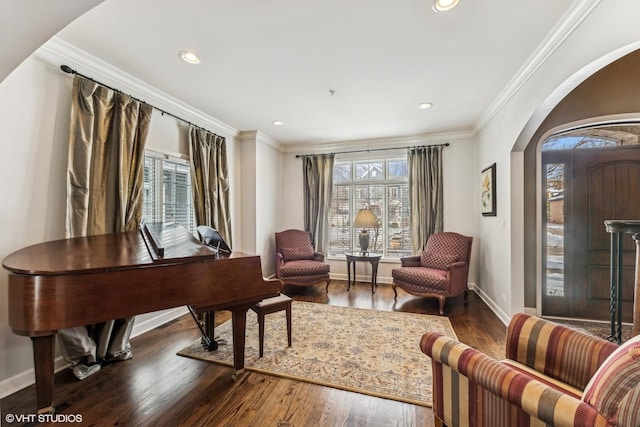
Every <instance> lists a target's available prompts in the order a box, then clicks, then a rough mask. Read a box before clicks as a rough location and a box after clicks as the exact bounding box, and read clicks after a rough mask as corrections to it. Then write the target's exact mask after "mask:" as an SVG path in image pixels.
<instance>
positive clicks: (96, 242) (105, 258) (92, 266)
mask: <svg viewBox="0 0 640 427" xmlns="http://www.w3.org/2000/svg"><path fill="white" fill-rule="evenodd" d="M146 226H147V227H148V229H149V230H150V234H152V235H153V236H155V238H156V240H157V241H158V244H159V246H161V247H162V248H163V249H164V250H163V253H162V254H158V253H157V251H156V250H154V249H153V246H152V245H151V244H150V242H149V238H148V237H146V236H145V233H144V232H143V231H142V230H134V231H125V232H121V233H112V234H101V235H97V236H86V237H76V238H72V239H62V240H54V241H50V242H44V243H39V244H36V245H32V246H28V247H26V248H23V249H20V250H18V251H16V252H14V253H12V254H10V255H8V256H7V257H6V258H5V259H4V260H3V262H2V266H3V267H4V268H5V269H7V270H9V271H12V272H13V273H20V274H31V275H57V274H70V273H92V272H96V271H108V270H122V269H128V268H141V267H145V266H149V267H151V266H153V265H156V264H172V263H185V262H195V261H199V260H202V259H207V258H211V259H215V258H216V254H215V252H214V251H213V250H212V249H211V248H209V247H207V246H205V245H202V244H201V243H200V242H199V241H198V240H197V239H196V238H195V237H194V236H193V235H192V234H191V233H189V231H188V230H187V229H186V228H184V227H183V226H181V225H179V224H175V223H171V224H165V223H147V224H146Z"/></svg>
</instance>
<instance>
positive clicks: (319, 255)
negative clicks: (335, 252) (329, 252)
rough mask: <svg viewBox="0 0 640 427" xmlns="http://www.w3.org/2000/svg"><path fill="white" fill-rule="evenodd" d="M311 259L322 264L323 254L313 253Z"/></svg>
mask: <svg viewBox="0 0 640 427" xmlns="http://www.w3.org/2000/svg"><path fill="white" fill-rule="evenodd" d="M313 259H314V260H315V261H322V262H324V255H323V254H321V253H320V252H314V253H313Z"/></svg>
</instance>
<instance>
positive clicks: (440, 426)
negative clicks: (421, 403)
mask: <svg viewBox="0 0 640 427" xmlns="http://www.w3.org/2000/svg"><path fill="white" fill-rule="evenodd" d="M433 426H434V427H447V425H446V424H445V423H444V422H443V421H442V420H441V419H440V418H438V416H437V415H435V414H434V415H433Z"/></svg>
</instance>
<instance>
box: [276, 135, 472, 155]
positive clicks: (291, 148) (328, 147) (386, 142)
mask: <svg viewBox="0 0 640 427" xmlns="http://www.w3.org/2000/svg"><path fill="white" fill-rule="evenodd" d="M472 138H473V133H472V132H471V131H457V132H442V133H429V134H421V135H408V136H396V137H390V138H376V139H360V140H351V141H341V142H331V143H326V144H313V145H309V144H296V145H287V146H286V147H285V151H284V153H285V154H304V153H308V154H315V153H330V152H335V151H340V152H342V151H350V150H367V149H371V150H376V149H380V148H384V149H388V148H407V147H412V146H415V145H429V144H444V143H445V142H452V141H464V140H466V141H470V140H471V139H472Z"/></svg>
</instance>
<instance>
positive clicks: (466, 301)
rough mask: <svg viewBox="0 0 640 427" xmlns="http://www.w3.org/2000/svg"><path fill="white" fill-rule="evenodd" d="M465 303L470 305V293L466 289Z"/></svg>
mask: <svg viewBox="0 0 640 427" xmlns="http://www.w3.org/2000/svg"><path fill="white" fill-rule="evenodd" d="M464 303H465V304H468V303H469V291H468V290H466V289H465V291H464Z"/></svg>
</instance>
